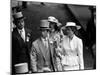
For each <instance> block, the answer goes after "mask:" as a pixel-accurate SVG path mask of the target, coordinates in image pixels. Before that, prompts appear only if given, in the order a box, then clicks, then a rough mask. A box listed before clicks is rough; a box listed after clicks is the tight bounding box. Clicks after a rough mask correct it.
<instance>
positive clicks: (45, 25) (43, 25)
mask: <svg viewBox="0 0 100 75" xmlns="http://www.w3.org/2000/svg"><path fill="white" fill-rule="evenodd" d="M40 29H50V28H49V22H48V20H46V19H45V20H41V21H40Z"/></svg>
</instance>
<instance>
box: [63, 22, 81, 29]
mask: <svg viewBox="0 0 100 75" xmlns="http://www.w3.org/2000/svg"><path fill="white" fill-rule="evenodd" d="M65 27H76V28H77V29H78V30H79V29H80V28H81V26H78V25H76V23H75V22H67V23H66V25H65Z"/></svg>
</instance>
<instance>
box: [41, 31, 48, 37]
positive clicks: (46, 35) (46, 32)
mask: <svg viewBox="0 0 100 75" xmlns="http://www.w3.org/2000/svg"><path fill="white" fill-rule="evenodd" d="M41 33H42V37H43V38H46V37H48V30H47V29H42V30H41Z"/></svg>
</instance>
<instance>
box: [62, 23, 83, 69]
mask: <svg viewBox="0 0 100 75" xmlns="http://www.w3.org/2000/svg"><path fill="white" fill-rule="evenodd" d="M64 28H65V29H64V30H63V33H64V37H63V41H62V48H63V53H64V54H63V55H62V65H63V70H64V71H67V70H82V69H84V61H83V43H82V40H81V39H80V38H78V37H77V36H76V35H75V31H76V30H78V29H80V28H81V27H80V26H78V25H76V23H74V22H67V23H66V26H65V27H64Z"/></svg>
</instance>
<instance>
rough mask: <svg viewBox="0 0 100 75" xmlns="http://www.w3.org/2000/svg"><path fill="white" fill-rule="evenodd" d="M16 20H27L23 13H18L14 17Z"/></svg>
mask: <svg viewBox="0 0 100 75" xmlns="http://www.w3.org/2000/svg"><path fill="white" fill-rule="evenodd" d="M13 17H14V19H15V20H19V19H25V17H24V16H23V14H22V12H17V13H15V14H14V15H13Z"/></svg>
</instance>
